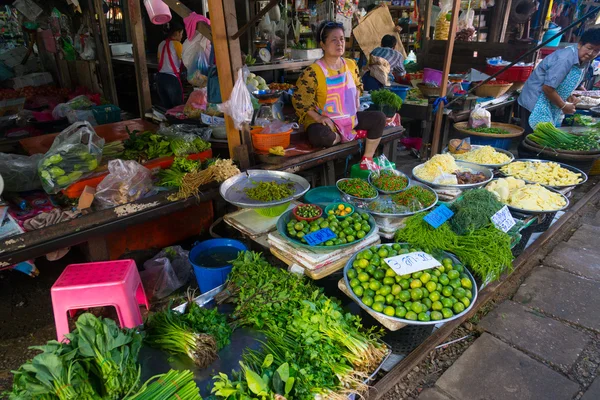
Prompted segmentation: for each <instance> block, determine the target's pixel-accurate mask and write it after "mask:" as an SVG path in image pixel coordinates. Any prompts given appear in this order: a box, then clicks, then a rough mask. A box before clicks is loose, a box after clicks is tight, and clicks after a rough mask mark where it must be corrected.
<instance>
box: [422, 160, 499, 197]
mask: <svg viewBox="0 0 600 400" xmlns="http://www.w3.org/2000/svg"><path fill="white" fill-rule="evenodd" d="M456 165H457V166H458V167H459V168H460V171H461V172H462V171H469V172H474V173H478V172H481V173H483V175H484V176H485V177H486V180H485V181H483V182H479V183H469V184H466V185H441V184H437V183H433V182H428V181H426V180H424V179H420V178H419V177H418V176H417V175H416V174H415V172H417V171H418V170H419V169H420V168H422V167H423V164H419V165H417V166H416V167H414V168H413V170H412V174H413V177H414V179H416V180H417V181H419V182H421V183H424V184H426V185H427V186H430V187H432V188H434V189H460V190H465V189H474V188H478V187H481V186H485V185H487V184H488V183H489V182H490V181H491V180H492V179H493V178H494V173H493V172H492V170H491V169H489V168H487V167H482V166H481V165H477V164H472V163H468V162H465V161H456Z"/></svg>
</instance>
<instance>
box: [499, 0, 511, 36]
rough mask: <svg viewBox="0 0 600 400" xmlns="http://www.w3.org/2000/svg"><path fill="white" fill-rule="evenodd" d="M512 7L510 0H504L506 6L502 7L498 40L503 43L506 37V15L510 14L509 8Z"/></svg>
mask: <svg viewBox="0 0 600 400" xmlns="http://www.w3.org/2000/svg"><path fill="white" fill-rule="evenodd" d="M511 8H512V0H506V8H505V9H504V19H503V21H502V29H501V30H500V37H499V38H498V41H499V42H500V43H504V38H505V37H506V29H507V28H508V17H509V16H510V10H511Z"/></svg>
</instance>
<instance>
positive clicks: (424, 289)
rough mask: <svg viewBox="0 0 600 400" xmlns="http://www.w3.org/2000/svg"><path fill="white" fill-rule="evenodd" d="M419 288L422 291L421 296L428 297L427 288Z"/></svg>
mask: <svg viewBox="0 0 600 400" xmlns="http://www.w3.org/2000/svg"><path fill="white" fill-rule="evenodd" d="M421 290H422V291H423V297H429V290H427V289H426V288H421Z"/></svg>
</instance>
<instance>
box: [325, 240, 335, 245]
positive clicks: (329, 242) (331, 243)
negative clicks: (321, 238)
mask: <svg viewBox="0 0 600 400" xmlns="http://www.w3.org/2000/svg"><path fill="white" fill-rule="evenodd" d="M325 246H333V240H328V241H326V242H325Z"/></svg>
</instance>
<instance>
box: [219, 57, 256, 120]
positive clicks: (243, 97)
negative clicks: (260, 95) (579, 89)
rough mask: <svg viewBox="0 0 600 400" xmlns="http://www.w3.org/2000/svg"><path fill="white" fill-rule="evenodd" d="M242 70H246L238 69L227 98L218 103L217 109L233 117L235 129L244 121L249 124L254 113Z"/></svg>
mask: <svg viewBox="0 0 600 400" xmlns="http://www.w3.org/2000/svg"><path fill="white" fill-rule="evenodd" d="M244 70H246V71H247V69H246V68H240V69H239V71H238V76H237V80H236V81H235V86H234V87H233V90H232V91H231V97H230V98H229V100H227V101H226V102H225V103H222V104H220V105H219V110H220V111H221V112H223V113H225V114H227V115H229V116H230V117H231V119H233V124H234V126H235V128H236V129H242V125H243V124H244V123H246V124H249V123H250V122H251V121H252V115H253V114H254V108H253V107H252V99H251V98H250V97H251V96H250V92H249V91H248V88H246V83H245V82H246V79H245V76H244Z"/></svg>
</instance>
